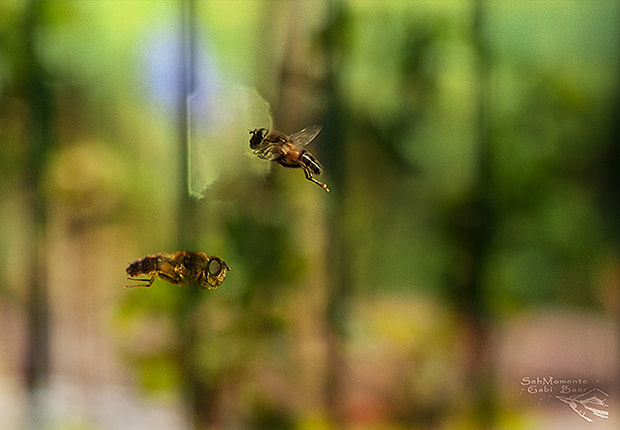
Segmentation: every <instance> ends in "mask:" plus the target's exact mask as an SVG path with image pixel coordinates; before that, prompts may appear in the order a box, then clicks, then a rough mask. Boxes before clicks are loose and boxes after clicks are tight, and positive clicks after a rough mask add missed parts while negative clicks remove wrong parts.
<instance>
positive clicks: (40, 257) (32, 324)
mask: <svg viewBox="0 0 620 430" xmlns="http://www.w3.org/2000/svg"><path fill="white" fill-rule="evenodd" d="M44 6H45V4H44V2H43V1H38V0H32V1H31V2H30V3H29V5H28V7H27V10H26V13H25V23H24V26H23V35H22V41H23V43H24V49H23V62H24V63H23V64H24V70H25V77H24V81H23V85H24V87H25V88H24V90H25V94H26V95H27V103H28V108H29V112H30V118H29V124H28V127H27V129H28V130H29V132H30V133H29V146H28V161H27V162H28V166H27V174H26V184H25V189H26V192H25V197H26V199H27V202H28V204H27V207H28V209H29V211H30V214H29V223H30V237H29V238H28V239H27V240H28V245H27V246H28V256H29V261H27V263H26V264H27V273H28V274H29V277H28V291H27V318H28V346H27V350H26V354H27V356H26V363H25V365H26V371H25V374H26V384H27V388H28V393H29V397H30V408H31V411H30V414H29V416H30V419H31V422H30V425H31V426H32V427H33V428H42V427H43V426H44V423H43V422H42V417H41V410H40V404H39V398H40V395H39V392H40V391H41V389H43V388H44V387H45V384H46V383H47V379H48V376H49V367H50V352H49V330H50V328H49V300H48V292H47V282H46V257H47V252H46V220H47V218H46V205H45V196H44V194H43V190H42V187H41V182H42V174H43V169H44V166H45V162H46V159H47V156H48V154H49V151H50V148H51V146H52V130H51V124H50V123H51V118H52V116H53V115H52V114H53V113H52V109H53V108H52V106H53V102H52V94H51V91H50V90H49V88H48V87H47V86H46V84H45V77H44V72H43V68H42V66H41V64H40V63H39V60H38V58H37V56H36V47H35V37H36V36H37V35H38V34H39V32H38V31H37V30H38V27H39V26H40V25H41V21H42V12H43V8H44Z"/></svg>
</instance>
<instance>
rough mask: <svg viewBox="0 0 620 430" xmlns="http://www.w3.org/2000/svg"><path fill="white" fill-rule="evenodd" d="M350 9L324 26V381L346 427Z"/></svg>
mask: <svg viewBox="0 0 620 430" xmlns="http://www.w3.org/2000/svg"><path fill="white" fill-rule="evenodd" d="M346 13H347V12H346V11H345V10H343V6H342V4H341V2H340V1H337V0H336V1H332V2H330V3H329V11H328V18H327V21H328V28H327V30H326V32H325V46H324V49H325V54H326V58H327V70H328V72H327V79H326V93H327V118H326V121H325V132H324V140H325V141H326V142H329V144H328V145H326V150H325V151H324V154H325V159H324V162H325V166H326V168H327V170H328V171H329V173H330V178H331V179H330V190H331V192H330V195H329V203H330V204H329V206H328V213H327V237H328V238H329V239H328V242H327V249H326V259H327V261H326V269H327V273H328V276H327V280H328V283H327V303H326V327H327V332H326V343H327V367H326V381H325V402H326V407H327V411H328V415H329V417H330V419H331V421H332V422H333V424H334V425H335V426H336V427H337V428H344V427H346V419H347V417H346V410H345V400H346V399H345V397H346V392H345V391H346V388H345V385H346V373H347V367H346V362H345V358H344V355H343V352H344V350H345V348H344V343H345V327H346V320H347V318H348V312H349V308H350V301H351V298H352V287H351V286H352V279H351V278H352V275H351V253H350V251H351V250H350V246H351V244H350V243H349V240H348V237H347V234H346V231H347V228H346V227H347V226H346V204H345V202H346V190H347V176H346V174H347V162H346V161H347V160H346V147H345V142H346V141H347V140H346V139H345V138H344V126H345V124H344V121H345V119H344V118H343V115H342V112H343V109H342V106H343V100H342V99H341V91H340V88H339V79H342V78H343V77H341V76H340V64H339V59H340V58H341V57H342V55H341V54H342V52H340V51H342V48H343V47H342V46H341V43H340V42H341V40H339V37H340V36H342V35H341V34H340V32H341V31H343V28H338V26H340V24H341V23H342V22H343V21H344V19H345V15H346Z"/></svg>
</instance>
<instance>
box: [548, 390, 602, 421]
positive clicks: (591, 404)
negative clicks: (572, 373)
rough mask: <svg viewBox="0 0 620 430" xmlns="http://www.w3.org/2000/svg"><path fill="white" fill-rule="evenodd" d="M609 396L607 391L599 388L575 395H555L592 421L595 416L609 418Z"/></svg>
mask: <svg viewBox="0 0 620 430" xmlns="http://www.w3.org/2000/svg"><path fill="white" fill-rule="evenodd" d="M608 397H609V396H608V395H607V393H606V392H604V391H602V390H600V389H598V388H593V389H591V390H590V391H588V392H586V393H583V394H578V395H574V396H568V397H565V396H555V398H556V399H558V400H560V401H562V402H564V403H566V404H567V405H568V406H570V408H571V409H572V410H573V411H575V413H576V414H577V415H579V416H580V417H581V418H583V419H584V420H586V421H588V422H590V423H591V422H592V421H594V417H599V418H609V411H608V410H607V408H608V406H607V398H608Z"/></svg>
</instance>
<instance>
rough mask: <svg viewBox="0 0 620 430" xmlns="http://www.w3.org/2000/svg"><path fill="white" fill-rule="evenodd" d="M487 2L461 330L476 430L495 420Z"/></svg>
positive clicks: (476, 26)
mask: <svg viewBox="0 0 620 430" xmlns="http://www.w3.org/2000/svg"><path fill="white" fill-rule="evenodd" d="M484 1H485V0H476V2H475V5H474V19H473V37H474V45H475V48H476V52H477V54H478V56H477V68H476V74H477V79H476V80H477V91H476V93H477V95H478V100H477V104H478V109H477V111H478V113H477V128H478V144H479V147H478V169H477V172H478V173H477V178H476V184H475V189H474V193H473V194H474V200H473V202H472V203H473V205H472V215H473V217H472V218H471V222H472V224H471V225H470V226H469V227H471V230H470V231H469V233H470V234H468V235H467V236H468V237H469V239H470V240H469V242H468V244H467V246H468V247H469V252H470V255H471V259H470V262H471V266H470V268H469V273H468V279H467V280H466V286H465V288H464V290H465V292H466V295H465V296H464V297H462V299H464V300H463V301H462V304H463V305H464V307H463V311H464V322H465V329H466V330H467V331H468V332H469V336H470V341H471V343H470V345H471V346H472V348H471V350H470V354H471V355H470V357H469V360H470V361H469V363H468V369H467V373H468V374H467V376H468V379H469V381H468V383H470V384H471V385H470V386H471V387H472V389H473V390H474V392H473V395H474V400H475V402H474V404H475V410H474V413H475V415H474V417H475V420H476V421H477V425H478V426H479V428H490V427H492V425H493V421H494V418H493V417H494V409H493V390H492V368H491V363H492V360H491V357H490V351H489V310H488V308H487V304H486V301H485V297H484V290H483V285H482V278H483V275H484V272H485V270H486V268H487V267H488V256H489V252H490V244H491V241H492V236H493V234H494V230H495V228H494V227H495V221H496V219H495V218H496V213H495V212H496V211H495V207H494V202H493V197H492V196H493V190H492V189H491V184H492V178H491V176H492V174H491V166H492V159H493V158H492V152H491V141H490V136H489V112H490V110H489V99H488V97H489V91H488V82H489V61H490V58H489V52H488V47H487V45H486V40H485V37H484V34H483V31H484V28H483V26H484V13H485V5H484Z"/></svg>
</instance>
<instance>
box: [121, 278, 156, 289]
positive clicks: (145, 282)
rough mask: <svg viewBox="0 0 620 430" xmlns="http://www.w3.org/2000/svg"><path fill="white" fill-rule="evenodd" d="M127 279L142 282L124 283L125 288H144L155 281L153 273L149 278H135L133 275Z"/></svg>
mask: <svg viewBox="0 0 620 430" xmlns="http://www.w3.org/2000/svg"><path fill="white" fill-rule="evenodd" d="M127 279H129V280H130V281H136V282H142V284H136V285H125V288H135V287H145V288H148V287H150V286H151V285H153V282H154V281H155V275H153V276H151V277H150V278H137V277H135V276H130V277H129V278H127Z"/></svg>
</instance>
